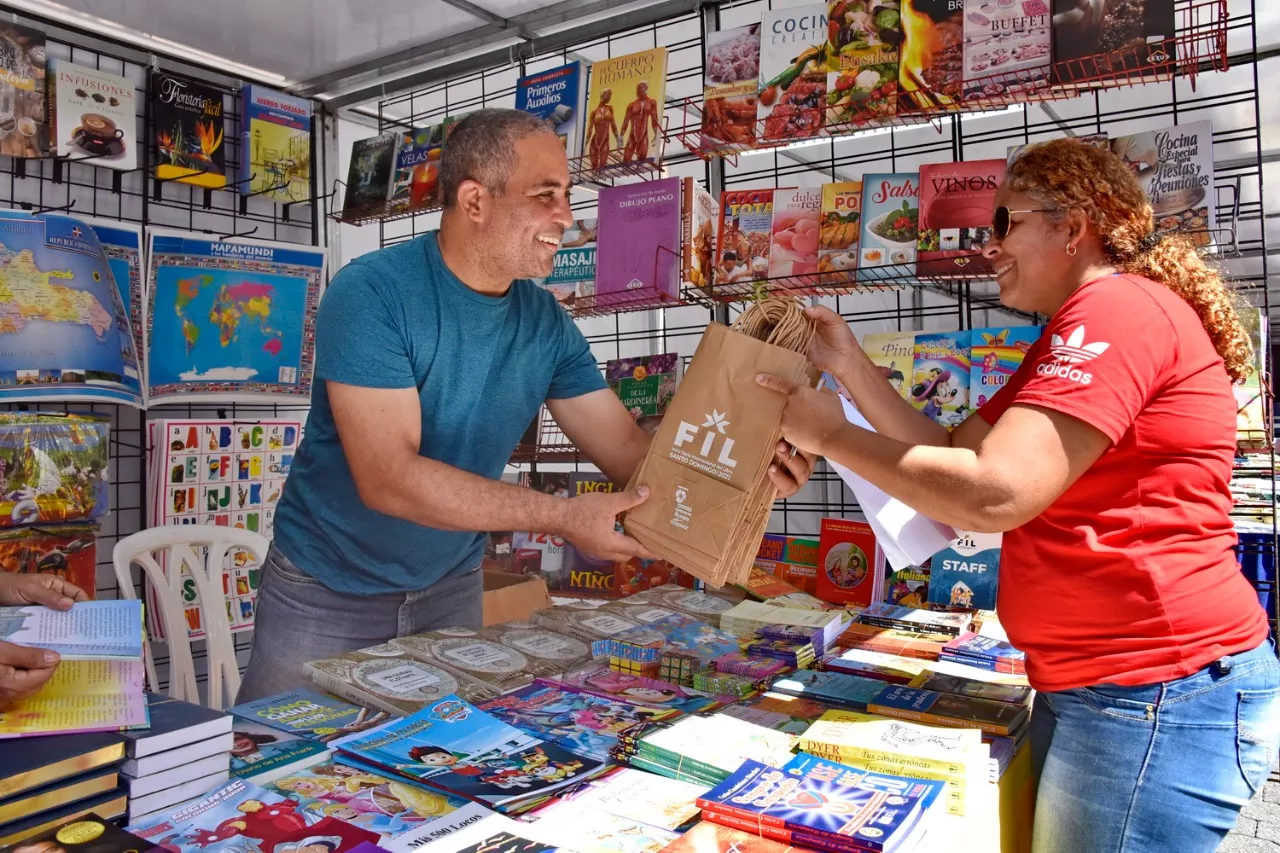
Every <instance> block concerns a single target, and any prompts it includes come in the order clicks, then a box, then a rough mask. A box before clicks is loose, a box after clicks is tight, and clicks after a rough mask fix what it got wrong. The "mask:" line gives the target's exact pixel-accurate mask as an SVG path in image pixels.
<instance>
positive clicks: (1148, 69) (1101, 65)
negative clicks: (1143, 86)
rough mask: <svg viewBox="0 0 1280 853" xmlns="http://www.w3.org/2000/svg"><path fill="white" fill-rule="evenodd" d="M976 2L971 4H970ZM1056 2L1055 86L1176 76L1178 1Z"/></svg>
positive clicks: (1054, 26) (1081, 85)
mask: <svg viewBox="0 0 1280 853" xmlns="http://www.w3.org/2000/svg"><path fill="white" fill-rule="evenodd" d="M970 2H972V0H970ZM1052 2H1053V82H1054V84H1055V85H1058V86H1065V87H1068V88H1075V87H1083V86H1086V85H1090V84H1092V83H1096V82H1098V81H1099V80H1117V79H1121V80H1126V81H1128V82H1131V83H1138V82H1144V81H1148V80H1156V79H1159V78H1160V77H1162V76H1167V75H1168V74H1170V73H1171V72H1172V71H1173V65H1174V62H1175V61H1176V59H1177V52H1178V51H1177V42H1176V41H1175V39H1174V25H1175V20H1174V8H1173V7H1174V0H1128V2H1123V3H1120V2H1110V3H1090V4H1081V3H1079V2H1077V0H1052Z"/></svg>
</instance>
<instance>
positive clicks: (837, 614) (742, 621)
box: [720, 601, 848, 648]
mask: <svg viewBox="0 0 1280 853" xmlns="http://www.w3.org/2000/svg"><path fill="white" fill-rule="evenodd" d="M847 621H848V617H847V614H845V612H844V611H842V610H833V611H825V610H803V609H800V608H797V607H774V606H771V605H768V604H761V603H760V602H758V601H743V602H741V603H739V604H737V605H735V606H734V608H733V609H732V610H726V611H725V612H724V613H722V614H721V616H720V628H721V630H723V631H727V632H728V633H730V634H733V635H734V636H735V637H740V638H742V639H755V637H756V636H757V632H759V631H760V630H761V629H762V628H764V627H765V626H767V625H789V626H792V627H801V628H819V629H821V631H822V643H823V648H829V647H831V646H834V645H835V644H836V639H837V638H838V637H839V636H840V632H841V631H842V630H843V629H844V627H845V624H846V622H847Z"/></svg>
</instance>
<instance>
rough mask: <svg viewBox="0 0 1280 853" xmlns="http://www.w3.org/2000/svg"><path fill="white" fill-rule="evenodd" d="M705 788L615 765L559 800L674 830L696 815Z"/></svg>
mask: <svg viewBox="0 0 1280 853" xmlns="http://www.w3.org/2000/svg"><path fill="white" fill-rule="evenodd" d="M705 790H706V788H704V787H702V786H700V785H694V784H692V783H689V782H681V781H679V780H678V779H668V778H667V777H666V776H659V775H657V774H655V773H646V772H644V771H643V770H636V769H634V768H631V767H619V768H617V769H616V770H613V771H612V772H610V773H608V774H606V775H603V776H600V777H599V778H596V779H592V780H591V781H590V782H587V783H586V784H585V785H583V786H582V787H580V788H575V789H574V790H573V791H571V792H570V793H568V794H565V795H564V797H563V799H565V800H568V801H571V802H574V803H580V804H582V805H583V806H587V807H589V808H591V809H595V810H597V811H602V812H607V813H609V814H611V815H616V816H617V817H620V818H626V819H627V820H634V821H637V822H639V823H643V824H646V825H648V826H654V827H658V828H659V829H666V830H671V831H675V830H678V829H679V828H680V827H682V826H685V825H687V824H688V823H689V822H690V821H692V820H694V819H696V818H697V817H698V805H697V803H696V802H695V801H696V800H697V798H698V795H699V794H701V793H703V792H704V791H705Z"/></svg>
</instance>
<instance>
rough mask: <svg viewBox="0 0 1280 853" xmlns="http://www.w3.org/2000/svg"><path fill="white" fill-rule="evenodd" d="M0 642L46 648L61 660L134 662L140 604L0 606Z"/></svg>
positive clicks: (139, 648) (139, 630)
mask: <svg viewBox="0 0 1280 853" xmlns="http://www.w3.org/2000/svg"><path fill="white" fill-rule="evenodd" d="M0 639H2V640H5V641H7V642H10V643H13V644H14V645H18V646H33V647H36V648H41V649H50V650H52V651H55V652H57V653H58V654H59V655H61V656H62V657H63V659H65V660H140V659H141V658H142V602H141V601H138V600H137V599H124V600H118V601H82V602H79V603H77V604H75V605H73V606H72V607H71V609H70V610H53V609H51V608H48V607H42V606H40V605H28V606H26V607H0Z"/></svg>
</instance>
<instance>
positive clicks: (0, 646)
mask: <svg viewBox="0 0 1280 853" xmlns="http://www.w3.org/2000/svg"><path fill="white" fill-rule="evenodd" d="M87 600H88V596H87V595H85V592H84V590H82V589H80V588H79V587H77V586H75V585H74V584H70V583H67V582H66V581H64V580H62V579H61V578H59V577H57V576H55V575H44V574H39V575H28V574H9V573H6V572H0V605H24V604H43V605H45V606H47V607H51V608H53V609H55V610H67V609H69V608H70V607H71V606H72V605H73V604H74V603H75V602H77V601H87ZM58 660H59V656H58V653H57V652H56V651H51V650H47V649H44V650H42V649H38V648H24V647H22V646H18V645H15V644H13V643H6V642H4V641H3V640H0V708H3V707H4V706H6V705H8V704H9V703H11V702H15V701H17V700H19V699H22V698H24V697H26V696H30V695H31V694H32V693H35V692H36V691H37V690H39V689H40V688H41V687H42V686H44V684H45V683H46V682H47V681H48V680H49V679H50V678H51V677H52V676H53V670H54V668H55V667H56V666H57V665H58Z"/></svg>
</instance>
